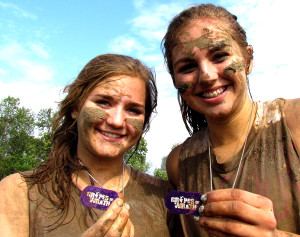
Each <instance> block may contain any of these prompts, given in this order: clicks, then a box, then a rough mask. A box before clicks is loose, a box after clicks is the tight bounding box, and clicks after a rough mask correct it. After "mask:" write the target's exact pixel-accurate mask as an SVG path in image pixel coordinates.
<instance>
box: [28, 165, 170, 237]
mask: <svg viewBox="0 0 300 237" xmlns="http://www.w3.org/2000/svg"><path fill="white" fill-rule="evenodd" d="M170 189H172V186H171V185H170V183H168V182H167V181H165V180H161V179H158V178H155V177H153V176H150V175H148V174H145V173H143V172H140V171H138V170H136V169H134V168H132V172H131V176H130V179H129V182H128V183H127V185H126V186H125V202H126V203H128V204H129V205H130V220H131V222H132V223H133V224H134V227H135V236H143V237H144V236H153V237H158V236H170V232H169V229H170V230H171V229H172V228H173V221H174V216H171V215H169V214H168V212H167V209H166V207H165V204H164V202H165V201H164V200H165V196H166V195H167V193H168V192H169V191H170ZM29 192H30V193H29V195H30V199H31V201H30V202H29V215H30V218H29V221H30V236H32V237H33V236H39V237H41V236H45V237H46V236H47V237H51V236H53V237H54V236H55V237H57V236H72V237H73V236H81V234H82V233H83V232H84V231H85V230H86V229H87V228H88V227H87V223H93V222H95V221H97V220H98V219H99V217H101V215H102V214H103V211H102V210H99V209H95V208H86V207H84V206H83V205H82V204H81V201H80V193H81V191H80V190H79V189H78V188H77V187H76V186H74V188H73V189H72V192H71V193H70V195H71V197H72V200H73V201H71V204H70V206H69V211H68V214H67V217H66V218H65V221H64V224H62V225H61V224H58V223H59V222H57V221H58V220H59V218H58V217H59V212H58V211H57V210H56V208H55V207H54V206H53V204H51V203H50V201H49V200H48V199H46V198H44V197H43V196H42V195H41V194H40V193H39V192H38V190H37V187H36V186H34V187H33V188H32V189H30V191H29ZM51 224H53V226H50V229H51V227H55V228H54V230H51V231H48V230H49V225H51ZM57 224H58V225H59V226H58V227H57ZM47 226H48V227H47Z"/></svg>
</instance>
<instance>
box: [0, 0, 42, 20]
mask: <svg viewBox="0 0 300 237" xmlns="http://www.w3.org/2000/svg"><path fill="white" fill-rule="evenodd" d="M0 7H1V8H4V9H6V10H9V11H12V12H13V13H14V14H15V16H17V17H24V18H29V19H32V20H35V19H37V16H36V15H34V14H33V13H30V12H28V11H26V10H24V9H21V8H19V7H18V6H17V5H15V4H12V3H4V2H0Z"/></svg>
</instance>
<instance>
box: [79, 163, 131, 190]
mask: <svg viewBox="0 0 300 237" xmlns="http://www.w3.org/2000/svg"><path fill="white" fill-rule="evenodd" d="M80 161H81V163H82V165H83V166H85V167H87V168H88V172H89V173H90V175H92V176H93V178H94V179H95V180H97V181H98V183H100V185H101V186H102V187H103V188H105V189H110V190H114V191H117V192H120V191H121V190H122V189H123V185H124V186H125V185H126V184H127V182H128V180H129V177H130V167H128V166H127V165H125V164H123V158H122V159H121V160H120V159H118V160H116V159H113V160H110V161H103V160H101V161H100V160H97V161H93V162H91V161H90V160H88V159H80ZM123 165H124V177H123ZM75 175H76V176H77V182H76V185H77V186H78V187H79V188H80V189H81V190H83V189H84V188H85V187H86V186H88V185H91V183H93V185H94V186H99V185H98V184H97V183H96V182H95V181H92V182H91V180H92V178H91V177H90V176H89V175H88V173H87V172H86V171H84V170H81V171H79V172H77V174H75ZM123 178H124V183H123Z"/></svg>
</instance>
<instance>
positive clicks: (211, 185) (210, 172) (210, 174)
mask: <svg viewBox="0 0 300 237" xmlns="http://www.w3.org/2000/svg"><path fill="white" fill-rule="evenodd" d="M253 107H254V103H253V102H252V108H251V114H250V118H249V123H248V130H247V135H246V139H245V142H244V145H243V150H242V155H241V158H240V162H239V166H238V169H237V171H236V175H235V178H234V181H233V184H232V187H231V188H232V189H234V187H235V183H236V180H237V177H238V176H239V171H240V168H241V164H242V160H243V156H244V152H245V148H246V144H247V140H248V135H249V132H250V125H251V118H252V113H253ZM208 140H209V137H208ZM210 146H211V143H210V141H209V144H208V156H209V176H210V190H211V191H212V190H213V183H212V167H211V154H210Z"/></svg>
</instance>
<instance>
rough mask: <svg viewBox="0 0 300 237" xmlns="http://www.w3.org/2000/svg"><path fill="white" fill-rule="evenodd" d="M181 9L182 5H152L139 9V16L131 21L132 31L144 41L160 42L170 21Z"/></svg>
mask: <svg viewBox="0 0 300 237" xmlns="http://www.w3.org/2000/svg"><path fill="white" fill-rule="evenodd" d="M182 9H183V4H180V3H170V4H160V5H156V4H154V5H153V6H152V7H150V8H149V7H148V8H146V7H145V8H144V9H141V11H140V12H141V14H140V15H138V16H137V17H135V18H134V19H132V20H131V21H130V22H131V23H132V29H133V31H134V32H135V33H136V35H140V36H142V37H143V38H144V39H145V40H146V41H153V40H159V41H161V40H162V37H163V35H164V33H165V31H166V27H167V24H168V22H169V21H170V19H171V18H172V17H173V16H174V15H176V14H177V13H178V12H179V11H180V10H182Z"/></svg>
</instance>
